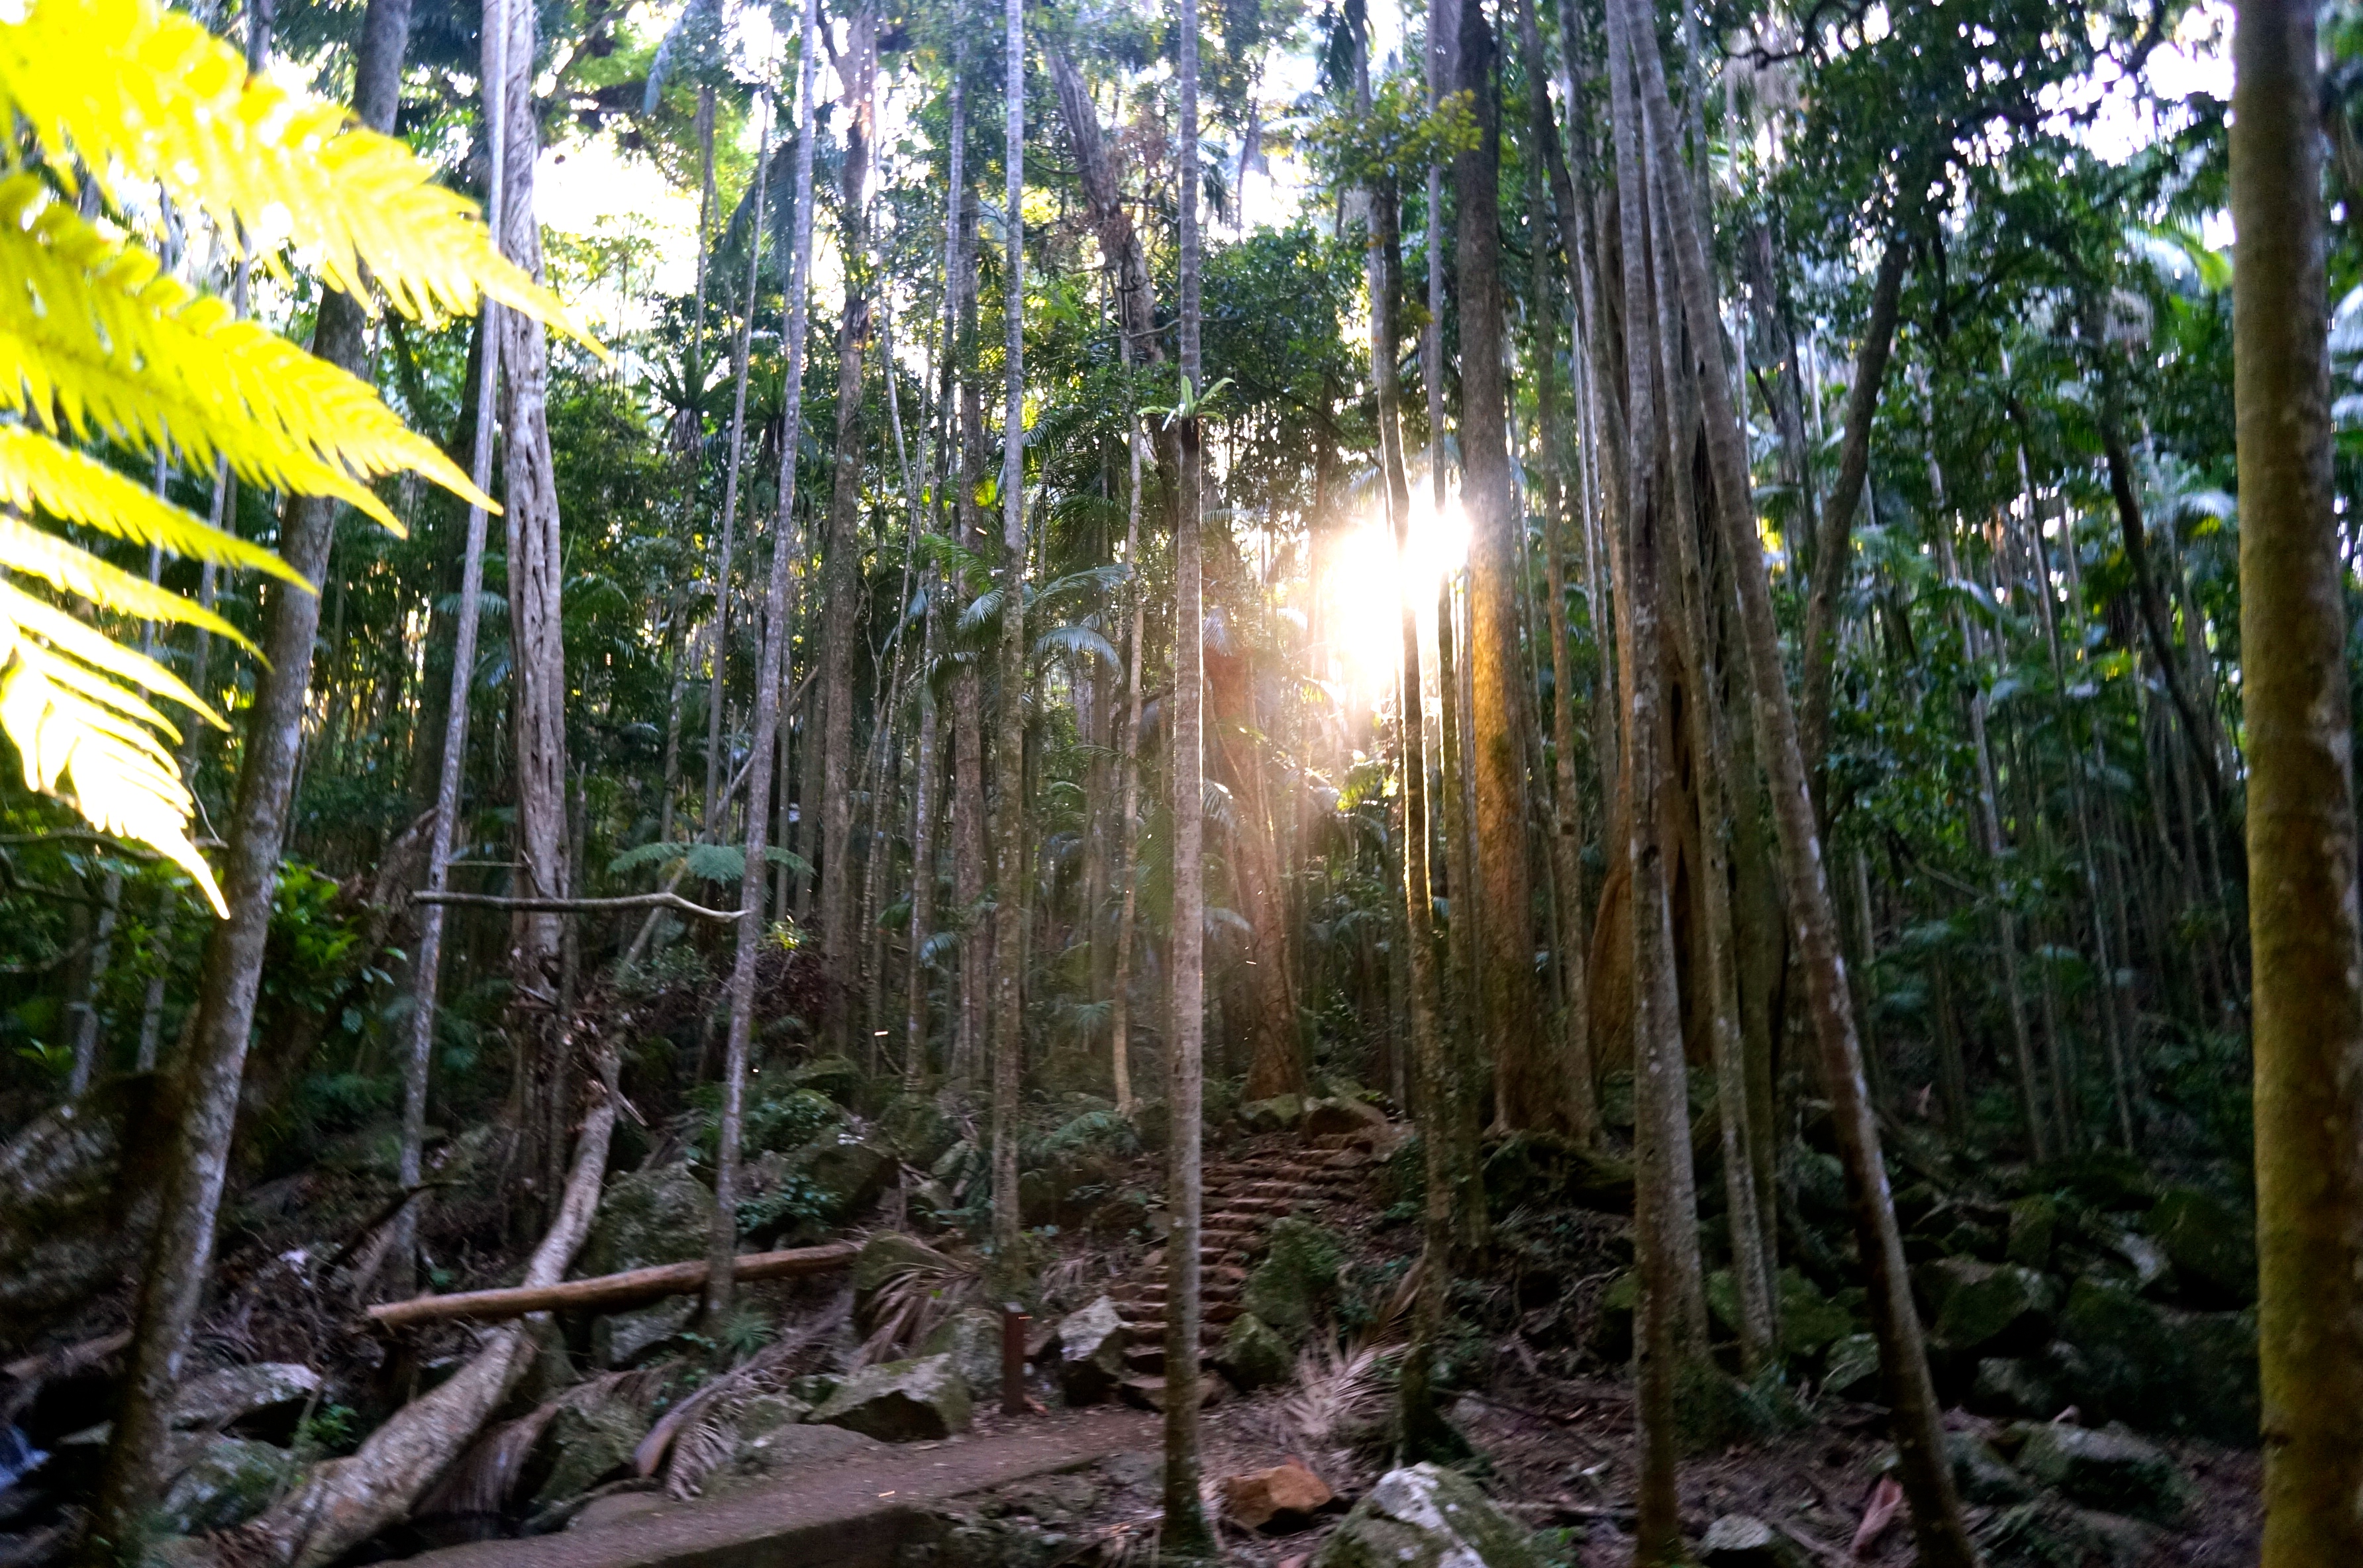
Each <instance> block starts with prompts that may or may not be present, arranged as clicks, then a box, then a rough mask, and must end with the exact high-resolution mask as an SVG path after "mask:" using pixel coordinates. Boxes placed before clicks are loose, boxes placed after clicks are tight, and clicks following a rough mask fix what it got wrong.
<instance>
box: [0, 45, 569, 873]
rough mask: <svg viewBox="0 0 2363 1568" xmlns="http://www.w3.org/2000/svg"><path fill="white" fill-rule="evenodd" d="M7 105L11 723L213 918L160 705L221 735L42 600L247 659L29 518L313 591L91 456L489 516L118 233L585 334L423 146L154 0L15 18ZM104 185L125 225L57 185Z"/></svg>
mask: <svg viewBox="0 0 2363 1568" xmlns="http://www.w3.org/2000/svg"><path fill="white" fill-rule="evenodd" d="M0 113H5V114H6V115H7V116H9V117H10V119H11V121H12V123H14V124H16V125H17V127H19V135H20V138H27V139H21V140H20V141H19V142H18V143H17V149H18V153H19V160H20V161H19V163H18V165H17V171H16V172H13V173H10V174H8V175H7V176H6V177H5V178H0V418H6V420H7V423H6V424H0V569H5V571H6V573H7V574H9V575H8V576H6V577H0V731H5V732H6V734H7V736H8V738H9V740H10V741H11V742H12V743H14V745H16V747H17V753H18V756H19V759H20V760H21V762H22V763H23V766H24V773H25V781H26V783H27V784H28V786H29V787H30V788H32V789H34V790H41V791H44V792H48V793H53V794H60V795H63V796H65V797H66V798H68V799H70V800H71V801H72V804H73V806H74V808H75V809H76V810H77V811H78V812H81V814H82V815H83V817H84V818H85V819H87V820H88V821H89V823H91V825H92V826H94V827H95V828H97V829H99V830H100V831H102V832H105V833H112V834H121V835H122V836H124V837H126V838H129V839H134V840H138V841H139V842H141V843H144V844H147V845H150V846H152V847H153V848H155V849H156V850H157V851H159V852H160V853H161V854H163V855H165V856H169V857H170V858H171V859H172V861H173V862H174V863H175V864H177V865H179V866H180V867H183V869H184V870H186V871H187V872H188V874H189V875H190V877H191V878H194V880H195V881H196V883H197V885H198V887H199V888H200V889H202V890H203V891H204V893H205V897H206V899H207V900H208V901H210V902H211V903H212V904H213V906H214V908H215V909H216V911H219V910H221V909H222V900H221V893H220V890H219V889H218V888H216V885H215V882H214V878H213V873H212V871H211V869H210V868H209V867H207V866H206V864H205V858H204V857H203V856H201V855H200V854H199V853H198V852H197V847H196V845H195V844H194V842H192V840H191V839H190V837H189V835H188V823H189V820H190V816H191V813H192V811H193V808H194V801H193V799H192V797H191V796H190V794H189V791H188V788H187V786H186V785H184V784H183V782H182V780H181V778H180V773H179V768H178V766H177V764H176V763H175V761H174V759H173V756H172V753H171V752H170V751H168V750H167V749H166V748H165V744H164V739H160V738H159V737H160V736H161V737H164V738H165V739H172V740H177V739H178V738H179V734H180V733H179V731H178V730H177V729H176V728H175V727H174V726H173V724H172V721H171V720H170V719H169V718H167V717H166V715H165V714H164V712H162V711H161V710H160V709H159V708H158V707H157V706H156V705H155V703H154V702H152V701H150V699H151V698H154V699H161V700H162V701H169V702H172V703H176V704H178V705H180V706H182V707H183V708H186V709H188V710H189V711H190V712H194V713H195V714H196V715H198V717H199V718H200V719H202V720H204V721H205V722H206V723H213V724H216V725H220V724H222V720H221V718H220V717H219V716H218V715H217V714H216V713H214V712H212V711H211V710H210V709H209V708H208V707H207V706H206V705H205V702H204V701H203V699H202V698H200V696H199V695H198V694H197V693H196V692H194V691H192V690H190V689H189V688H188V687H187V686H186V685H185V684H184V683H183V681H182V680H181V679H179V678H178V677H177V676H175V675H173V674H172V672H171V671H170V670H168V669H166V668H164V667H163V666H162V665H161V664H159V663H157V662H156V661H155V660H153V659H151V658H149V657H144V656H142V655H140V654H137V653H134V652H132V651H131V650H130V649H128V648H126V647H124V646H121V645H120V644H118V643H116V642H115V641H113V640H112V639H111V638H110V637H108V636H107V635H105V633H103V632H102V631H100V630H98V629H96V628H94V626H92V625H90V624H87V623H86V622H84V621H83V620H81V619H78V618H76V616H75V615H73V614H70V613H67V612H66V611H64V610H62V609H61V608H59V606H58V605H57V604H55V603H52V602H49V601H48V600H46V599H44V598H42V597H41V596H40V594H41V592H42V591H49V592H53V593H56V594H60V595H65V596H70V598H71V599H72V601H74V602H79V603H81V604H84V605H87V606H92V607H94V608H95V610H96V611H98V612H103V613H109V614H113V615H119V616H126V617H131V618H135V619H138V620H142V621H149V622H161V623H167V624H185V625H194V626H198V627H202V628H204V629H205V630H207V631H210V632H214V633H217V634H220V635H223V636H226V637H228V638H230V639H232V640H233V641H236V642H238V643H239V644H241V645H243V646H251V645H250V644H249V643H247V640H246V639H245V638H244V637H243V636H241V635H239V633H238V631H237V630H236V629H235V628H234V627H233V626H231V625H230V624H228V623H227V622H226V621H224V620H223V619H222V618H221V617H220V616H218V615H216V614H215V613H213V612H212V611H210V610H207V609H205V608H204V607H202V606H200V605H198V604H196V603H194V602H192V601H190V600H188V599H186V598H183V596H182V595H180V594H177V593H174V592H172V591H168V590H166V589H163V588H161V587H160V586H158V585H157V584H155V583H152V582H150V581H149V580H146V579H145V578H142V577H139V576H137V575H135V574H133V573H131V572H128V571H126V570H124V569H121V568H119V567H117V566H115V565H113V564H112V563H110V562H108V561H106V560H105V559H103V558H100V557H98V556H96V555H94V554H93V553H92V552H91V551H89V550H87V549H85V548H83V547H82V546H81V545H79V544H76V543H75V542H74V541H73V540H72V539H71V538H69V537H67V536H64V535H62V534H60V533H55V532H51V531H50V530H48V529H45V528H43V527H41V526H40V525H39V522H38V521H37V520H39V519H47V520H49V521H50V522H52V523H56V524H63V525H72V526H77V527H81V528H85V529H89V530H91V531H93V532H95V533H99V534H104V535H107V536H112V537H115V538H117V539H122V540H126V541H130V542H134V543H139V544H145V545H149V546H151V547H161V548H163V549H168V550H171V551H172V552H173V553H174V554H176V555H181V556H187V557H193V558H197V559H200V560H205V561H210V562H212V563H214V564H216V565H217V566H224V567H232V568H244V569H253V570H258V571H266V572H270V573H272V574H273V575H276V576H278V577H280V578H282V579H284V580H288V581H289V582H291V583H292V584H294V585H295V587H296V589H297V590H298V591H311V589H312V585H310V584H307V583H305V582H303V580H302V579H301V578H299V577H298V576H297V575H296V574H295V572H294V570H293V569H290V568H289V567H288V566H287V565H286V564H285V563H284V562H283V561H281V560H280V559H279V558H277V557H276V556H274V555H272V553H271V552H270V551H268V550H265V549H262V548H261V547H258V546H254V545H250V544H247V543H245V542H244V541H242V540H239V538H237V537H236V536H233V535H230V534H228V533H226V532H224V531H222V530H220V529H217V528H215V527H214V526H212V525H209V524H207V523H205V521H203V520H202V519H200V518H198V517H196V516H194V515H193V514H191V513H187V512H184V511H183V510H182V509H181V508H179V507H177V506H174V505H173V504H172V503H171V502H169V501H167V500H165V499H164V498H162V497H161V496H159V495H156V494H154V493H152V492H151V491H148V490H146V489H145V488H143V487H141V486H140V485H139V484H137V483H135V482H133V481H132V480H128V479H127V478H126V477H124V476H123V475H122V474H120V473H118V472H116V470H115V469H112V468H110V467H108V466H107V464H105V462H103V461H100V460H98V459H97V458H94V457H93V456H91V455H90V454H89V453H87V452H85V451H83V450H79V449H77V445H75V444H92V445H106V446H112V447H116V448H117V449H119V450H121V451H124V452H127V453H130V454H137V455H140V456H169V457H172V458H177V459H178V460H180V461H183V462H184V463H187V464H189V465H191V466H193V467H196V468H210V467H211V466H212V465H213V463H214V461H215V460H216V458H219V459H221V460H223V461H226V462H227V465H228V466H229V467H230V468H231V469H233V470H235V471H236V472H237V473H238V474H239V476H240V477H242V478H244V479H246V480H250V481H251V482H252V483H254V484H255V485H257V486H259V487H261V488H264V489H269V490H281V491H295V492H300V493H305V494H313V495H325V496H332V497H335V498H337V499H338V500H340V501H343V502H348V503H349V504H350V505H351V506H353V507H354V508H355V509H356V510H358V511H360V512H361V513H364V514H365V515H367V516H369V517H371V518H372V519H373V520H374V521H376V522H377V523H379V524H380V525H383V526H385V527H387V528H394V527H395V526H396V525H395V521H394V514H393V513H392V512H391V511H389V510H388V509H387V507H386V506H385V504H384V502H382V501H380V500H379V499H378V497H377V495H376V494H375V493H374V491H372V488H371V486H372V483H373V482H374V481H376V480H381V479H383V478H384V477H386V476H388V475H391V474H395V473H404V472H409V473H416V474H418V475H420V476H422V477H424V478H427V479H429V480H434V481H435V482H436V483H437V484H439V485H441V486H443V487H444V488H445V489H447V490H449V491H453V492H454V493H456V494H458V495H460V497H462V498H463V499H465V500H468V501H470V502H476V503H481V504H483V505H486V506H488V507H489V506H490V505H491V502H490V501H489V499H488V498H487V497H484V496H483V495H482V494H480V493H479V492H478V491H476V490H475V488H474V487H473V486H472V485H471V484H470V483H469V481H468V479H467V476H466V475H464V474H462V473H461V472H460V470H459V469H458V468H457V467H455V466H454V465H453V464H452V463H451V461H450V460H449V458H446V457H445V456H444V455H443V453H442V452H441V451H440V449H438V447H436V446H435V445H434V444H433V443H432V442H429V441H427V440H426V439H425V438H424V437H422V436H417V435H416V434H414V433H413V432H412V431H410V430H409V429H407V428H405V426H404V425H403V423H402V421H401V420H400V419H399V418H397V417H396V416H395V415H394V413H393V412H392V411H391V410H389V409H388V408H387V407H386V406H385V405H384V403H383V402H381V401H380V400H379V398H378V396H377V394H376V392H374V391H372V389H371V388H370V387H369V386H367V385H366V384H364V383H363V382H361V381H359V380H357V379H355V378H354V377H352V376H349V375H348V374H346V373H345V372H344V371H342V370H338V369H337V368H336V367H334V366H332V365H329V364H327V363H326V362H324V361H322V360H319V359H314V358H313V357H312V356H311V355H309V354H307V353H305V352H304V351H303V350H302V349H301V348H298V347H296V346H295V345H294V344H293V343H290V342H288V341H287V340H285V339H284V338H282V337H277V336H275V335H273V334H272V333H270V332H268V331H265V330H264V329H263V328H262V327H261V326H256V325H255V324H253V323H251V322H247V321H241V320H239V319H237V318H236V317H235V316H234V315H233V314H232V312H231V311H230V309H229V307H228V306H227V305H226V304H224V303H223V302H222V301H220V300H219V299H216V298H214V297H212V296H209V295H206V294H203V293H199V292H197V291H196V290H194V289H192V288H191V287H189V286H188V285H187V284H186V283H183V282H181V281H180V280H178V279H176V278H173V277H172V276H170V275H169V274H168V273H166V271H164V269H163V267H162V265H161V262H160V261H159V260H158V259H157V258H156V257H155V255H154V254H153V253H151V252H150V250H148V249H147V248H144V247H143V246H142V245H141V244H140V243H139V240H138V238H137V237H128V238H127V237H121V235H122V232H123V231H122V228H121V227H120V226H118V225H120V224H125V223H129V222H131V221H132V220H131V219H130V218H129V217H128V216H126V215H132V214H137V213H140V212H145V211H151V210H153V209H154V208H155V206H156V204H157V201H158V199H159V198H160V197H161V199H162V200H164V201H165V202H168V203H169V204H171V205H172V208H173V209H174V210H175V211H176V212H177V213H179V214H180V215H182V216H183V218H184V219H186V220H188V221H191V222H201V223H207V224H210V225H212V226H213V227H214V228H215V229H216V231H217V232H218V233H219V234H221V235H222V236H225V237H234V238H236V239H237V240H238V241H239V245H240V246H242V247H243V250H244V253H245V254H247V255H249V256H251V257H254V258H256V259H260V260H261V262H262V263H263V264H264V265H266V266H269V267H272V268H274V269H277V270H281V271H284V270H285V268H286V266H287V265H288V257H289V256H291V255H294V256H300V257H302V258H304V259H305V260H306V262H307V263H308V264H310V265H312V266H314V267H316V269H317V270H318V271H319V272H320V273H321V275H322V276H323V277H324V279H325V280H326V281H327V283H328V284H329V285H330V286H332V287H335V288H338V289H340V290H344V291H347V292H354V291H358V290H360V289H361V288H362V287H363V286H364V283H363V280H364V278H366V279H367V280H368V283H369V285H370V286H372V287H374V288H375V289H376V290H377V291H378V292H380V293H382V294H383V296H384V297H385V298H386V299H387V300H389V301H390V302H391V303H392V304H393V305H394V308H395V309H397V310H400V311H402V312H404V313H405V314H406V315H423V314H426V313H428V312H456V311H466V310H471V309H473V308H474V307H475V305H476V304H477V303H478V301H479V300H480V299H483V298H487V297H489V298H491V299H494V300H497V301H499V302H501V303H502V304H507V305H511V306H514V307H515V308H516V309H518V310H520V311H523V312H526V313H527V314H528V315H533V316H536V317H538V318H539V319H541V320H544V321H547V322H549V323H551V324H553V325H555V326H559V327H560V328H561V329H563V330H567V331H576V330H577V329H576V328H575V327H574V326H572V324H571V322H570V321H569V320H568V318H567V316H566V314H565V312H564V310H563V308H562V307H561V306H560V305H559V304H558V302H557V301H556V300H555V299H554V298H553V297H552V296H551V295H550V294H549V293H548V292H547V291H545V290H543V289H542V288H540V287H539V286H538V284H536V283H535V282H533V281H532V280H531V279H530V278H528V277H527V276H526V275H525V273H523V272H522V271H519V270H518V269H517V268H516V267H515V266H513V265H511V264H510V263H509V262H508V261H507V260H505V259H503V258H502V257H501V256H500V254H499V252H498V250H497V249H496V248H494V244H493V240H492V236H491V234H490V232H489V231H488V230H486V229H485V227H484V226H483V224H481V223H479V222H478V221H477V220H476V218H475V216H474V215H473V213H472V211H471V207H470V204H468V203H467V202H466V201H465V200H463V199H462V198H461V197H460V196H458V195H456V194H454V193H450V192H449V191H445V190H442V189H440V188H439V187H438V186H437V185H436V184H435V183H434V182H433V180H432V178H431V175H430V172H429V171H428V170H427V166H426V165H425V164H424V163H422V162H420V161H419V160H417V159H416V157H414V156H412V154H411V153H410V151H409V150H408V149H406V148H405V147H404V146H403V145H402V144H401V143H400V142H398V141H395V140H394V139H393V138H388V137H383V136H380V135H378V134H376V133H374V132H372V131H369V130H367V129H364V128H362V127H358V126H355V125H353V124H351V123H349V119H348V116H346V115H345V113H344V112H343V111H342V110H341V109H338V108H337V107H335V106H333V105H327V104H324V103H319V102H315V101H311V100H308V99H304V98H299V97H297V96H294V95H293V94H289V93H287V92H286V91H284V90H283V89H282V88H280V87H278V86H275V85H273V84H272V83H269V82H266V81H263V80H261V79H260V78H250V77H249V76H248V74H247V72H246V68H245V62H244V61H243V60H241V59H240V57H239V54H238V53H237V51H235V50H232V49H230V48H229V47H228V46H227V45H226V44H224V43H222V42H221V41H220V40H219V39H216V38H214V37H213V36H212V35H211V34H210V33H208V32H207V31H206V30H205V28H203V27H201V26H199V25H198V24H197V23H195V22H194V21H193V20H191V19H190V18H189V17H184V16H181V15H178V14H176V13H173V12H172V11H169V10H166V9H164V8H163V7H162V6H159V5H157V4H156V3H155V0H16V3H15V4H14V5H13V6H0ZM86 188H88V189H89V190H91V191H92V192H93V193H95V194H96V196H97V197H98V198H99V204H100V208H101V210H102V211H104V212H105V214H106V215H107V216H106V218H105V219H103V220H100V221H94V220H93V218H91V217H89V216H86V215H84V214H85V211H87V210H88V209H87V207H86V205H85V206H84V207H83V210H77V203H76V202H75V201H73V200H68V199H61V196H60V194H59V193H61V192H62V193H65V195H66V196H67V197H74V196H78V195H80V194H82V193H83V192H84V191H85V189H86ZM102 221H105V222H108V224H109V226H106V227H102V226H101V222H102ZM578 336H579V333H578ZM594 348H595V346H594ZM70 443H71V444H70ZM495 510H496V508H495Z"/></svg>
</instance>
